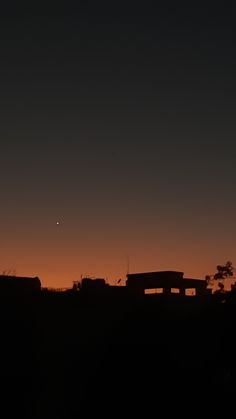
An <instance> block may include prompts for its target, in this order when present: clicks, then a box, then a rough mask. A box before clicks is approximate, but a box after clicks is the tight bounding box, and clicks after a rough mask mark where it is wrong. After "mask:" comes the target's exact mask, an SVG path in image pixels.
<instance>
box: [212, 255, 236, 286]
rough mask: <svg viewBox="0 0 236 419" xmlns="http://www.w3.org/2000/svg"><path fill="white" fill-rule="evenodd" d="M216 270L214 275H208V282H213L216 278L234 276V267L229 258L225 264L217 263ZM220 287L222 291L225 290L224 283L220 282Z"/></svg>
mask: <svg viewBox="0 0 236 419" xmlns="http://www.w3.org/2000/svg"><path fill="white" fill-rule="evenodd" d="M216 269H217V270H216V272H215V273H214V274H213V275H206V276H205V279H206V281H207V283H208V284H212V283H213V282H212V281H214V280H216V281H218V280H220V279H223V280H224V279H226V278H232V277H233V276H234V270H235V269H234V267H233V264H232V262H231V261H230V260H228V261H227V262H226V263H225V265H217V267H216ZM218 287H219V288H220V290H221V291H223V290H224V283H222V282H219V283H218Z"/></svg>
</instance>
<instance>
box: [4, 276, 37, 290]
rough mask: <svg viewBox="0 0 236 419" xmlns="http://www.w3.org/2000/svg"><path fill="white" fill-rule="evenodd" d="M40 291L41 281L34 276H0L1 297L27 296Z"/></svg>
mask: <svg viewBox="0 0 236 419" xmlns="http://www.w3.org/2000/svg"><path fill="white" fill-rule="evenodd" d="M40 291H41V281H40V279H39V278H38V277H37V276H36V277H34V278H31V277H23V276H11V275H0V294H1V295H29V294H34V293H38V292H40Z"/></svg>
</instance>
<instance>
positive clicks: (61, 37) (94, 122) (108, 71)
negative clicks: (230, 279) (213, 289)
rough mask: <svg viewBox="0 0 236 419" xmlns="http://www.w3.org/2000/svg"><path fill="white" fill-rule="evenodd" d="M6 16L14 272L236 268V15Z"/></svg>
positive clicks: (77, 7)
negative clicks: (232, 265) (220, 266)
mask: <svg viewBox="0 0 236 419" xmlns="http://www.w3.org/2000/svg"><path fill="white" fill-rule="evenodd" d="M19 3H20V4H19ZM31 3H32V2H31ZM111 3H112V4H111ZM157 3H158V4H157ZM211 3H212V2H211ZM1 8H2V9H1V11H0V53H1V66H0V91H1V95H0V110H1V124H0V152H1V165H0V192H1V206H0V232H1V240H0V271H1V272H3V271H9V272H14V273H16V274H17V275H25V276H36V275H37V276H39V277H40V279H41V282H42V284H43V286H49V287H58V288H60V287H70V286H71V285H72V281H73V280H78V279H79V278H80V277H81V276H92V277H103V278H106V279H107V280H108V282H110V283H112V284H115V283H116V282H117V280H118V279H119V278H122V279H123V280H125V276H126V273H127V271H128V270H129V272H145V271H156V270H179V271H182V272H184V273H185V276H188V277H196V278H198V277H199V278H204V277H205V275H206V274H211V273H214V272H215V269H216V265H217V264H223V263H225V262H226V261H227V260H231V261H232V262H233V263H235V264H236V262H235V260H236V258H235V254H236V241H235V237H236V224H235V212H236V194H235V184H236V169H235V161H236V144H235V134H236V125H235V97H236V96H235V93H236V86H235V74H236V71H235V70H236V66H235V64H236V56H235V46H236V45H235V33H234V26H235V6H234V5H233V2H218V1H216V2H214V5H212V4H211V5H210V2H208V1H205V2H201V1H192V2H181V1H180V2H176V1H175V2H174V1H173V2H172V1H165V2H142V3H138V2H137V3H135V4H134V2H133V4H131V2H130V3H129V2H128V1H127V2H124V3H122V2H107V3H105V2H93V1H87V2H69V1H67V2H60V1H59V2H58V3H57V5H56V6H54V7H51V6H50V2H43V1H42V2H40V3H39V2H34V4H33V5H32V4H30V3H28V4H26V3H25V5H24V4H23V3H22V2H13V1H12V2H11V3H10V4H8V5H5V6H1Z"/></svg>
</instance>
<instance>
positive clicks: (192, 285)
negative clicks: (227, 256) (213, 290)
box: [126, 271, 210, 296]
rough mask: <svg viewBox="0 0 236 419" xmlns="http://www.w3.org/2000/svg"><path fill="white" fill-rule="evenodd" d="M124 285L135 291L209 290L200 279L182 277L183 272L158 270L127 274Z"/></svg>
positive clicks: (197, 292) (193, 292)
mask: <svg viewBox="0 0 236 419" xmlns="http://www.w3.org/2000/svg"><path fill="white" fill-rule="evenodd" d="M126 287H127V288H128V289H130V290H132V291H134V292H135V293H137V294H139V295H142V294H149V293H150V294H151V293H154V294H155V293H156V294H157V293H162V294H164V295H170V294H180V295H186V296H187V295H205V294H208V293H209V292H210V291H209V289H207V282H206V281H205V280H202V279H193V278H184V273H183V272H176V271H159V272H144V273H133V274H127V280H126Z"/></svg>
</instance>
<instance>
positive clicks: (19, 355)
mask: <svg viewBox="0 0 236 419" xmlns="http://www.w3.org/2000/svg"><path fill="white" fill-rule="evenodd" d="M0 302H1V304H0V314H1V349H0V355H1V375H0V377H1V387H2V389H1V412H2V414H1V417H4V418H6V417H14V418H15V417H24V418H33V419H36V418H40V419H41V418H44V419H47V418H50V419H53V418H57V419H61V418H68V419H70V418H79V417H84V416H85V414H86V416H87V415H89V414H93V415H96V416H99V417H100V415H101V414H102V415H103V414H106V413H108V414H109V416H111V417H113V416H115V414H117V413H118V414H119V415H121V414H122V415H125V413H127V412H131V414H133V416H136V415H137V413H138V412H141V410H142V409H144V411H146V416H148V417H151V416H150V415H151V414H150V415H148V414H147V412H148V411H149V412H156V414H155V415H154V416H157V417H158V415H157V412H159V411H162V410H163V408H164V411H165V412H166V414H165V415H164V416H168V412H170V409H173V408H174V409H175V414H177V413H183V411H184V408H185V406H186V405H187V403H189V402H191V403H192V409H193V410H195V409H196V408H200V409H203V406H204V405H205V403H206V401H208V402H209V401H210V402H211V403H212V404H217V405H219V404H221V405H223V404H225V403H226V402H227V401H228V400H230V399H232V398H233V396H234V394H235V392H236V361H235V359H236V358H235V354H236V343H235V339H234V337H235V324H236V322H235V320H236V300H235V298H233V297H232V298H229V299H227V301H225V302H224V301H223V302H220V300H219V299H218V298H214V297H213V296H208V297H206V298H204V299H198V298H196V297H193V298H191V297H190V298H186V297H185V298H182V297H180V296H172V298H168V299H167V298H164V297H162V296H158V297H154V296H149V297H147V296H146V298H120V297H119V298H115V297H114V298H104V297H102V296H83V297H82V296H79V295H73V294H71V295H70V294H68V295H67V294H64V295H63V294H43V293H42V294H41V295H39V296H35V297H31V298H25V299H22V298H21V299H19V298H14V299H12V298H1V301H0ZM164 416H163V417H164ZM160 417H162V416H160Z"/></svg>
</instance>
